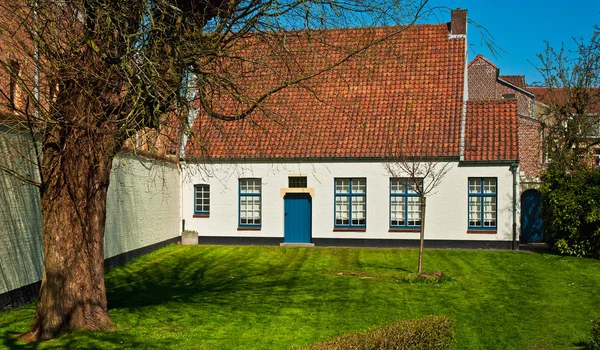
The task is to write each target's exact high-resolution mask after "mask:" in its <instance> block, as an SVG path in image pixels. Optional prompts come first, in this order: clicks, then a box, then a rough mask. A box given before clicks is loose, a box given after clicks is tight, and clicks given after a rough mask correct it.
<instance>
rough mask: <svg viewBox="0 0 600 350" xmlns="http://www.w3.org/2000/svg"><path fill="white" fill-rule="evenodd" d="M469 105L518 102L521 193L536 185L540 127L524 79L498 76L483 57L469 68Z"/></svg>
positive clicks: (539, 167) (540, 166)
mask: <svg viewBox="0 0 600 350" xmlns="http://www.w3.org/2000/svg"><path fill="white" fill-rule="evenodd" d="M467 69H468V79H469V80H468V81H469V83H468V86H469V100H470V101H489V100H506V99H516V100H517V104H518V107H517V113H518V114H519V162H520V177H521V191H524V190H526V189H528V188H534V187H537V186H538V185H539V177H540V175H541V173H542V171H543V152H542V144H543V123H542V121H540V120H539V119H538V118H537V117H536V115H537V113H536V110H535V109H536V108H535V106H536V105H537V103H536V96H535V94H534V93H532V92H531V91H529V90H528V89H527V88H526V84H525V77H524V76H523V75H500V69H499V68H498V67H496V66H495V65H494V64H493V63H492V62H490V61H489V60H487V59H486V58H485V57H483V56H482V55H477V57H475V59H473V61H471V63H469V65H468V68H467Z"/></svg>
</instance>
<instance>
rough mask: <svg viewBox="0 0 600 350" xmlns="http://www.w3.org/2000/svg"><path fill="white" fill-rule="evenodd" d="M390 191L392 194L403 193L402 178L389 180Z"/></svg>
mask: <svg viewBox="0 0 600 350" xmlns="http://www.w3.org/2000/svg"><path fill="white" fill-rule="evenodd" d="M390 192H391V193H393V194H401V193H404V180H402V179H391V180H390Z"/></svg>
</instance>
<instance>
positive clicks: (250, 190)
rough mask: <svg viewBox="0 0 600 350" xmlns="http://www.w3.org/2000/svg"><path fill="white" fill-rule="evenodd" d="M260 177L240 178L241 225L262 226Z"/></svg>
mask: <svg viewBox="0 0 600 350" xmlns="http://www.w3.org/2000/svg"><path fill="white" fill-rule="evenodd" d="M260 209H261V183H260V179H240V222H239V225H240V227H260V223H261V221H260V220H261V215H260V214H261V210H260Z"/></svg>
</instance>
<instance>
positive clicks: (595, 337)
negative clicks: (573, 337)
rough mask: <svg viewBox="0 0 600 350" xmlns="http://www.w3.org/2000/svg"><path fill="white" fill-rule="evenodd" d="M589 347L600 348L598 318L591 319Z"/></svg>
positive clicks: (595, 349) (594, 349) (599, 320)
mask: <svg viewBox="0 0 600 350" xmlns="http://www.w3.org/2000/svg"><path fill="white" fill-rule="evenodd" d="M590 348H591V349H592V350H600V318H597V319H595V320H592V336H591V339H590Z"/></svg>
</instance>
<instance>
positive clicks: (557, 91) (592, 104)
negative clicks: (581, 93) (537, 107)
mask: <svg viewBox="0 0 600 350" xmlns="http://www.w3.org/2000/svg"><path fill="white" fill-rule="evenodd" d="M527 90H528V91H530V92H531V93H533V94H534V95H535V98H536V100H538V101H540V102H542V103H543V104H545V105H547V106H550V107H552V106H555V105H557V104H558V105H563V104H564V103H566V102H567V101H568V99H569V94H570V93H573V92H574V91H575V90H574V89H565V88H548V87H528V88H527ZM586 92H588V93H589V97H590V101H589V104H588V106H587V110H586V112H587V113H592V114H600V88H590V89H588V90H587V91H586Z"/></svg>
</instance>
